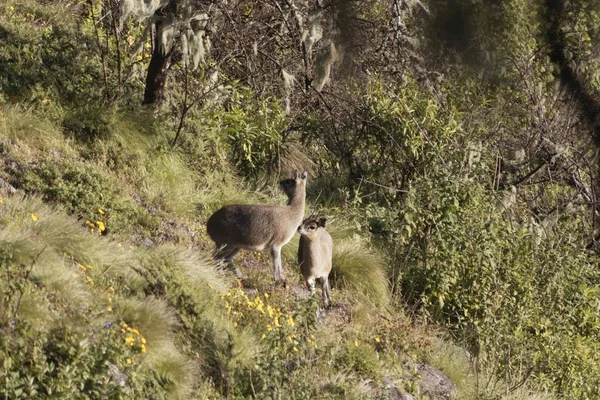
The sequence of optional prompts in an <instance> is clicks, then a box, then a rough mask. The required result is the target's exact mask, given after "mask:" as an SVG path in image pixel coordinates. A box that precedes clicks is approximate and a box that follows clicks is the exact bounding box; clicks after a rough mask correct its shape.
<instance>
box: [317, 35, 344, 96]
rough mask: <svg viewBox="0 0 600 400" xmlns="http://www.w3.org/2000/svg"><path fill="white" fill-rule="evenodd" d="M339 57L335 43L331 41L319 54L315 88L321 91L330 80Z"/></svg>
mask: <svg viewBox="0 0 600 400" xmlns="http://www.w3.org/2000/svg"><path fill="white" fill-rule="evenodd" d="M338 58H339V53H338V51H337V49H336V47H335V44H334V43H333V42H331V43H330V44H329V46H327V47H326V48H325V49H323V50H322V51H321V52H320V53H319V55H318V56H317V62H316V64H317V70H316V72H315V88H316V89H317V90H318V91H319V92H320V91H321V90H322V89H323V87H324V86H325V85H326V84H327V83H328V82H329V78H330V75H331V67H332V65H333V63H334V62H336V61H337V60H338Z"/></svg>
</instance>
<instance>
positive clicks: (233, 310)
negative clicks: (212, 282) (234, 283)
mask: <svg viewBox="0 0 600 400" xmlns="http://www.w3.org/2000/svg"><path fill="white" fill-rule="evenodd" d="M221 299H222V300H223V304H224V306H225V310H227V315H228V316H230V318H232V320H233V321H234V324H233V326H234V327H236V328H237V327H238V326H251V327H252V328H254V330H255V332H256V333H257V334H259V335H260V339H261V341H262V342H263V343H265V344H266V345H267V346H269V347H271V348H272V349H274V350H275V351H276V352H277V353H280V354H281V356H282V357H284V358H285V357H287V354H288V353H290V352H291V353H292V354H293V353H297V352H299V351H300V350H299V349H301V348H303V347H304V346H306V345H308V346H310V347H312V348H314V349H316V348H317V343H316V341H315V337H314V335H312V334H309V332H307V331H306V329H305V328H306V327H305V326H304V325H303V324H298V321H296V318H295V317H294V315H293V314H292V313H290V312H285V310H283V309H281V308H280V307H277V306H274V305H273V304H270V303H271V298H270V295H269V294H268V293H263V294H262V295H260V294H257V295H255V296H252V297H250V296H248V295H247V294H246V293H245V292H244V291H243V290H241V289H233V290H230V291H229V292H227V294H225V295H223V296H221Z"/></svg>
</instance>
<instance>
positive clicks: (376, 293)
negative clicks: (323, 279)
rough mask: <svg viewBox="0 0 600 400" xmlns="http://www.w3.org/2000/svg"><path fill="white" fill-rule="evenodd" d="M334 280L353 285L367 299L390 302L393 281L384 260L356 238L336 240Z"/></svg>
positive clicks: (350, 286)
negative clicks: (389, 276)
mask: <svg viewBox="0 0 600 400" xmlns="http://www.w3.org/2000/svg"><path fill="white" fill-rule="evenodd" d="M331 277H332V282H333V286H335V287H349V288H352V290H354V291H356V293H357V294H359V295H360V296H361V297H362V298H363V299H364V300H366V301H369V302H371V303H373V304H377V305H381V306H385V305H388V304H389V302H390V290H389V282H388V277H387V274H386V270H385V267H384V263H383V260H382V259H381V257H380V256H378V255H377V254H376V253H374V252H373V251H371V250H369V249H368V248H366V247H365V246H364V245H361V244H360V243H357V242H355V241H352V240H343V241H339V242H334V248H333V270H332V274H331Z"/></svg>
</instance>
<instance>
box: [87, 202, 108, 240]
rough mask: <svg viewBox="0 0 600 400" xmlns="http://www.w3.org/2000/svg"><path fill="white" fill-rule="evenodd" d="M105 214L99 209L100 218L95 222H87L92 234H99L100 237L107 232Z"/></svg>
mask: <svg viewBox="0 0 600 400" xmlns="http://www.w3.org/2000/svg"><path fill="white" fill-rule="evenodd" d="M104 217H105V213H104V210H103V209H101V208H99V209H98V218H96V219H95V220H89V219H86V220H85V224H86V225H87V226H88V228H89V229H90V233H91V234H95V233H96V232H97V233H98V236H102V235H103V234H104V233H105V232H106V223H105V218H104Z"/></svg>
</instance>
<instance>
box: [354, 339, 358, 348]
mask: <svg viewBox="0 0 600 400" xmlns="http://www.w3.org/2000/svg"><path fill="white" fill-rule="evenodd" d="M354 347H358V340H356V339H354Z"/></svg>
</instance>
